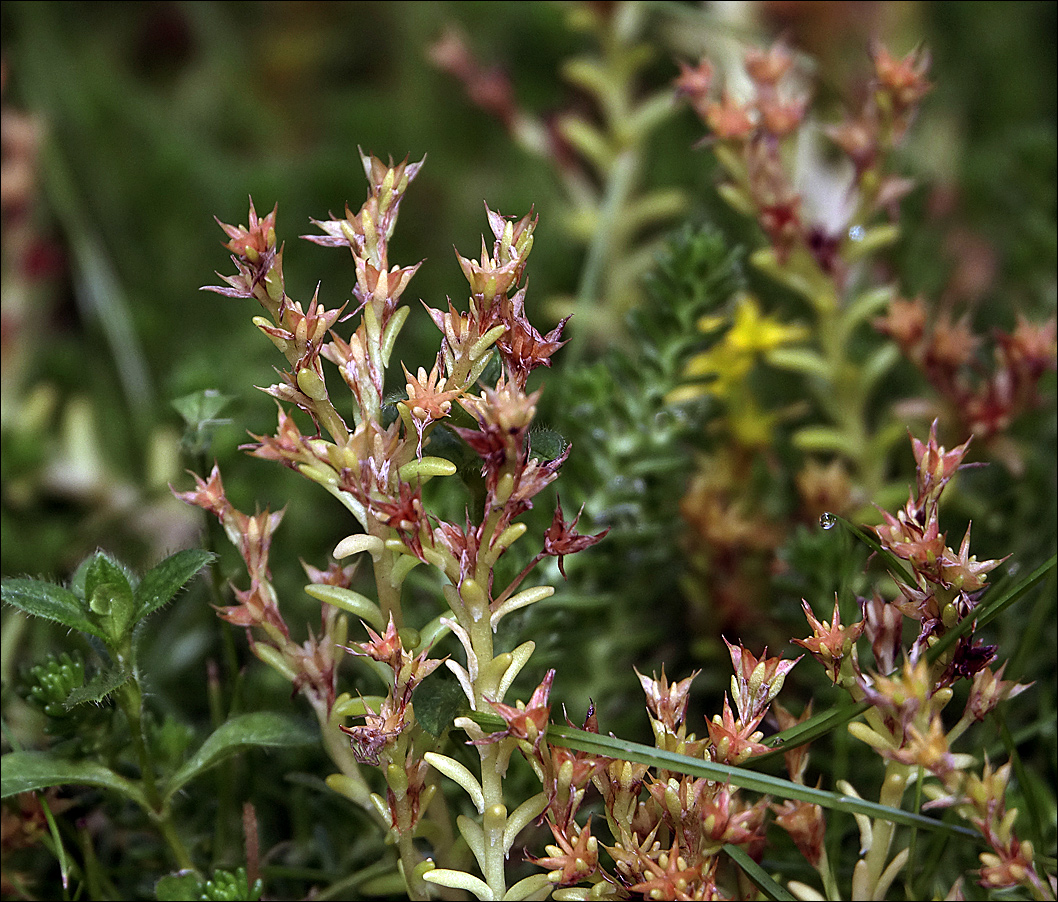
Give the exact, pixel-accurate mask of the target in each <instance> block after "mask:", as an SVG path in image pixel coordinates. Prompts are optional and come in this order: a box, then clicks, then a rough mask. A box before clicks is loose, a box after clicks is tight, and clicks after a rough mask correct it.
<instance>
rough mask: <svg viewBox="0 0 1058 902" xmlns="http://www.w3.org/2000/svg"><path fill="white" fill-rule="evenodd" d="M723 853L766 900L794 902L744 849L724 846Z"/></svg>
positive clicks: (792, 897)
mask: <svg viewBox="0 0 1058 902" xmlns="http://www.w3.org/2000/svg"><path fill="white" fill-rule="evenodd" d="M724 851H725V852H726V853H727V856H728V858H730V859H731V860H732V861H733V862H735V864H737V865H738V866H739V867H740V868H741V869H742V871H743V873H745V875H746V876H747V877H749V879H750V880H752V881H753V882H754V883H755V884H756V885H757V889H759V890H760V891H761V892H762V893H763V894H764V897H765V898H766V899H775V900H778V902H794V899H795V897H794V896H792V895H790V893H788V892H787V891H786V890H785V889H783V888H782V887H781V886H780V885H779V884H778V883H776V882H775V881H774V880H772V878H771V875H770V874H769V873H768V872H767V871H765V870H764V868H762V867H761V866H760V865H759V864H757V862H755V861H754V860H753V859H752V858H750V857H749V855H748V853H747V852H746V850H745V849H743V848H741V847H740V846H733V845H730V844H728V845H726V846H724Z"/></svg>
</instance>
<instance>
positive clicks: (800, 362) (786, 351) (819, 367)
mask: <svg viewBox="0 0 1058 902" xmlns="http://www.w3.org/2000/svg"><path fill="white" fill-rule="evenodd" d="M766 359H767V361H768V363H770V364H771V365H772V366H774V367H778V368H779V369H782V370H792V371H793V372H795V373H804V374H805V375H806V376H818V377H819V378H820V379H823V380H825V381H827V382H829V381H830V366H829V365H828V364H827V362H826V360H824V359H823V358H822V357H821V356H820V355H819V354H817V353H816V352H815V351H813V350H811V349H810V348H775V349H774V350H772V351H769V352H768V354H767V357H766Z"/></svg>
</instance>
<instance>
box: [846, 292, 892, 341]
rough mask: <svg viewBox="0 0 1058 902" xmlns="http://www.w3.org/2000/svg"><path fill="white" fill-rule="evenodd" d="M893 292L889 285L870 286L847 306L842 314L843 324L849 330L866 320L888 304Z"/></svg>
mask: <svg viewBox="0 0 1058 902" xmlns="http://www.w3.org/2000/svg"><path fill="white" fill-rule="evenodd" d="M893 294H894V290H893V287H892V286H891V285H885V286H882V287H880V288H871V289H869V290H868V291H865V292H863V294H861V295H859V296H858V297H857V298H856V299H855V300H854V301H853V302H852V303H851V304H849V306H848V307H846V308H845V313H844V314H843V316H842V319H843V321H844V326H845V328H846V330H848V331H849V332H851V331H852V329H853V327H854V326H857V325H859V324H860V323H861V322H866V321H867V320H868V319H870V318H871V317H872V316H874V315H875V314H877V313H881V311H882V310H883V309H884V308H885V307H886V305H888V304H889V302H890V301H891V300H892V298H893Z"/></svg>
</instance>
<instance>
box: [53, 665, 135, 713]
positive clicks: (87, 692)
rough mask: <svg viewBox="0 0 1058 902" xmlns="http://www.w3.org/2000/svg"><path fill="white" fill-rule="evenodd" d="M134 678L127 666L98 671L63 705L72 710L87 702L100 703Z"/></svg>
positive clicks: (73, 692)
mask: <svg viewBox="0 0 1058 902" xmlns="http://www.w3.org/2000/svg"><path fill="white" fill-rule="evenodd" d="M130 679H132V671H131V670H127V669H125V668H114V669H113V670H104V671H102V672H101V673H97V674H96V675H95V676H94V677H92V679H91V680H89V681H88V682H87V683H85V685H83V686H79V687H78V688H76V689H74V690H73V691H72V692H71V693H70V694H69V696H67V698H66V701H65V703H64V704H63V707H65V708H66V710H67V711H72V710H73V709H74V708H75V707H77V706H78V705H83V704H84V703H85V702H93V703H98V702H101V701H102V700H103V699H105V698H106V697H107V696H108V695H110V693H111V692H113V691H114V690H115V689H117V688H119V687H120V686H124V685H125V683H127V682H128V681H129V680H130Z"/></svg>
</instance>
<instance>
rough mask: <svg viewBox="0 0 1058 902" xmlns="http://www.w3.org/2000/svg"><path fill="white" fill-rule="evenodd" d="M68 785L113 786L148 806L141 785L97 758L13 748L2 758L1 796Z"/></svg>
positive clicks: (0, 764)
mask: <svg viewBox="0 0 1058 902" xmlns="http://www.w3.org/2000/svg"><path fill="white" fill-rule="evenodd" d="M65 785H72V786H96V787H99V788H100V789H110V790H113V791H114V792H120V793H121V794H122V795H125V796H127V797H128V798H130V799H133V800H134V801H136V802H138V803H139V804H140V805H144V806H146V799H145V798H144V796H143V793H142V792H141V791H140V788H139V787H138V786H136V785H135V784H134V783H132V782H130V781H129V780H127V779H125V778H124V777H122V776H121V775H120V774H116V773H114V771H112V770H110V768H108V767H104V766H103V765H102V764H97V763H96V762H94V761H70V760H67V759H66V758H59V757H58V756H56V755H54V754H52V753H51V752H10V753H8V754H6V755H4V756H3V758H0V798H5V799H6V798H7V797H8V796H12V795H17V794H18V793H20V792H29V791H31V790H34V789H47V788H48V787H49V786H65Z"/></svg>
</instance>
